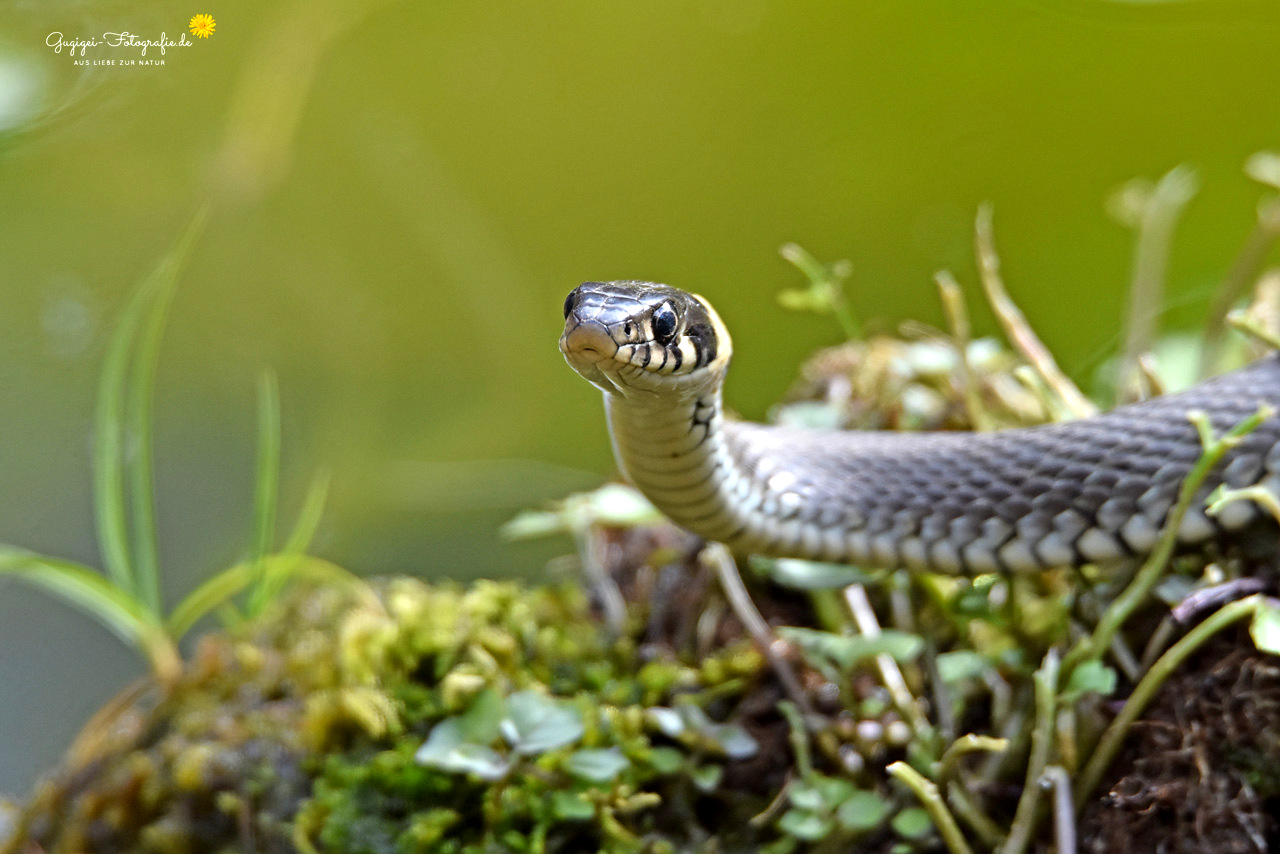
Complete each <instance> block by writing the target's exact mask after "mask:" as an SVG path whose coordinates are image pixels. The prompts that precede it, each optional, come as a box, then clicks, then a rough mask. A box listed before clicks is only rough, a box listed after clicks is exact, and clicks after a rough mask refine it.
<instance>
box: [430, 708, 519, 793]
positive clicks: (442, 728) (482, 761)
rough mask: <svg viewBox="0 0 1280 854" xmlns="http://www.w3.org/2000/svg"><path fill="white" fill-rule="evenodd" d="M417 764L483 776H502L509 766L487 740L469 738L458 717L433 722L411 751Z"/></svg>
mask: <svg viewBox="0 0 1280 854" xmlns="http://www.w3.org/2000/svg"><path fill="white" fill-rule="evenodd" d="M414 758H415V759H416V760H417V762H418V764H419V765H426V766H427V767H429V768H438V769H440V770H441V771H448V772H449V773H452V774H474V775H476V776H477V777H479V778H480V779H482V780H488V781H494V780H501V779H502V778H503V777H505V776H506V775H507V772H508V771H509V770H510V765H509V764H508V763H507V761H506V760H505V759H503V758H502V756H501V755H500V754H499V753H498V752H497V751H496V750H494V749H493V748H492V747H489V746H488V745H486V744H475V743H472V742H468V741H467V740H466V738H465V737H464V736H463V733H462V727H461V725H460V724H459V720H458V718H447V719H445V720H443V721H441V722H440V723H438V724H436V725H435V727H434V728H432V730H431V734H430V735H429V736H427V741H426V743H425V744H423V745H422V747H420V748H418V752H417V753H416V754H415V755H414Z"/></svg>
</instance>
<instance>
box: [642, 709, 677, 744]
mask: <svg viewBox="0 0 1280 854" xmlns="http://www.w3.org/2000/svg"><path fill="white" fill-rule="evenodd" d="M645 717H646V718H648V719H649V723H651V724H653V725H654V726H656V727H657V728H658V731H659V732H661V733H662V734H663V735H665V736H666V737H667V738H679V737H680V736H681V735H683V734H684V731H685V719H684V716H683V715H681V714H680V712H678V711H676V710H675V709H669V708H667V707H666V706H652V707H650V708H648V709H646V710H645Z"/></svg>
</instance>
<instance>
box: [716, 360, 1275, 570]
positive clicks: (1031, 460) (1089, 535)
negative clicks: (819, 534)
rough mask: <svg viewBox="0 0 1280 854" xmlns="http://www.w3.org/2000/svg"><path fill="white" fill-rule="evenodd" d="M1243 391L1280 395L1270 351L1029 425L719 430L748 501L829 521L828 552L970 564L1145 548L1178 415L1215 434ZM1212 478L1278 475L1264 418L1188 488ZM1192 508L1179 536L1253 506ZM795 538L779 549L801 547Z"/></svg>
mask: <svg viewBox="0 0 1280 854" xmlns="http://www.w3.org/2000/svg"><path fill="white" fill-rule="evenodd" d="M1259 403H1269V404H1272V405H1280V358H1277V357H1275V356H1272V357H1269V358H1267V359H1264V360H1262V361H1259V362H1256V363H1254V364H1252V365H1250V366H1248V367H1246V368H1243V369H1241V370H1238V371H1235V372H1234V373H1230V374H1225V375H1223V376H1220V377H1217V378H1215V379H1212V380H1209V381H1208V382H1205V383H1203V384H1201V385H1198V386H1196V387H1194V388H1191V389H1189V390H1187V391H1185V392H1182V393H1181V394H1175V395H1169V396H1167V397H1161V398H1157V399H1155V400H1151V401H1147V402H1145V403H1140V404H1135V405H1132V406H1126V407H1123V408H1120V409H1117V410H1114V411H1112V412H1109V413H1106V414H1104V415H1099V416H1096V417H1093V418H1087V419H1084V420H1080V421H1073V422H1067V423H1063V424H1053V425H1048V426H1045V427H1034V428H1028V429H1020V430H1005V431H1001V432H996V433H928V434H910V433H887V432H886V433H879V432H842V433H822V434H815V433H813V432H807V431H803V430H783V429H780V428H773V427H764V426H762V425H757V424H747V423H727V424H725V425H724V429H725V433H726V440H727V444H728V446H729V448H730V453H731V455H732V456H733V457H734V458H735V459H736V460H737V461H738V464H739V465H740V466H741V467H742V470H743V471H744V472H745V473H746V476H747V477H748V478H749V479H752V480H755V481H757V482H759V483H761V484H763V485H764V488H763V490H762V492H761V498H762V500H761V504H760V506H761V507H762V508H763V509H765V510H766V512H770V513H778V514H779V518H782V519H785V518H788V517H789V516H791V517H797V518H798V517H799V516H800V515H802V514H804V513H808V514H809V516H810V521H812V522H813V523H815V525H816V527H817V528H819V529H822V530H827V531H840V532H842V536H841V538H842V539H843V540H844V541H845V543H846V546H847V549H846V554H844V555H836V556H837V557H854V559H855V560H861V561H866V562H872V563H877V564H881V565H906V566H927V567H930V568H933V569H938V570H943V571H949V572H956V571H960V572H967V573H973V572H987V571H992V570H996V569H1000V570H1026V569H1034V568H1041V567H1054V566H1068V565H1079V564H1082V563H1088V562H1091V561H1099V560H1108V559H1114V558H1118V557H1123V556H1126V555H1135V554H1145V553H1146V552H1148V551H1150V550H1151V548H1152V546H1154V545H1155V541H1156V538H1157V536H1158V534H1159V532H1160V528H1161V526H1162V525H1163V523H1164V518H1165V516H1166V514H1167V513H1168V512H1169V510H1170V509H1171V507H1172V506H1173V504H1174V502H1175V500H1176V498H1177V494H1178V490H1179V487H1180V486H1181V484H1182V480H1183V478H1185V477H1186V475H1187V473H1188V472H1189V471H1190V469H1191V467H1192V465H1194V464H1195V462H1196V460H1197V459H1198V458H1199V456H1200V452H1201V447H1200V442H1199V439H1198V437H1197V434H1196V431H1195V428H1194V427H1193V426H1192V425H1191V423H1190V422H1189V421H1188V420H1187V417H1186V416H1187V412H1188V411H1190V410H1193V409H1200V410H1203V411H1205V412H1206V413H1208V414H1209V416H1210V420H1211V422H1212V424H1213V427H1214V429H1215V431H1218V432H1222V431H1225V430H1228V429H1230V428H1231V427H1233V426H1234V425H1235V424H1237V423H1238V422H1239V421H1241V420H1242V419H1244V418H1246V417H1247V416H1249V415H1252V414H1253V413H1254V412H1255V411H1256V410H1257V408H1258V404H1259ZM780 471H785V472H788V473H789V474H790V475H793V476H794V480H790V482H789V483H787V482H786V481H788V480H789V478H787V477H784V478H782V480H781V481H780V482H779V486H784V488H782V489H774V488H772V487H771V486H770V485H769V484H770V483H771V477H772V475H773V474H774V473H777V472H780ZM1224 480H1225V482H1226V483H1227V484H1228V485H1229V486H1232V487H1241V486H1248V485H1252V484H1255V483H1258V482H1260V481H1265V482H1267V483H1268V484H1269V485H1270V486H1271V487H1272V488H1273V489H1275V488H1277V487H1280V420H1278V419H1276V418H1270V419H1268V420H1267V421H1265V422H1263V424H1262V425H1261V426H1260V427H1259V428H1258V429H1257V430H1255V431H1254V432H1253V433H1251V434H1249V435H1248V436H1246V437H1245V439H1244V440H1243V441H1242V442H1241V444H1240V446H1239V447H1237V448H1236V449H1234V450H1233V451H1232V452H1231V453H1230V454H1229V455H1228V456H1227V458H1226V459H1225V460H1224V461H1223V463H1222V464H1220V465H1219V467H1218V468H1217V469H1216V470H1215V474H1214V475H1213V476H1211V477H1210V479H1209V482H1208V483H1207V484H1206V486H1205V487H1204V489H1203V490H1202V496H1207V495H1208V493H1209V492H1210V491H1211V490H1212V489H1213V488H1214V487H1215V486H1216V485H1217V484H1218V483H1221V482H1223V481H1224ZM787 493H791V494H793V495H795V496H797V497H796V498H791V499H786V498H784V495H786V494H787ZM775 505H776V509H775ZM788 505H790V507H791V508H793V509H791V510H786V509H784V508H785V507H787V506H788ZM1203 506H1204V501H1203V500H1201V499H1199V498H1198V499H1197V500H1196V501H1195V502H1194V503H1193V505H1192V509H1191V510H1190V511H1189V512H1188V513H1187V515H1186V517H1185V519H1184V521H1183V524H1182V527H1181V529H1180V531H1179V540H1180V541H1181V542H1182V543H1183V544H1184V545H1195V544H1199V543H1203V542H1205V541H1207V540H1211V539H1215V538H1219V537H1222V536H1223V535H1225V534H1228V533H1229V532H1231V531H1238V530H1241V529H1243V528H1246V527H1248V526H1249V525H1250V524H1251V523H1253V522H1254V521H1255V520H1257V519H1258V517H1259V516H1260V511H1259V510H1258V509H1257V508H1256V506H1254V505H1253V504H1251V503H1249V502H1235V503H1233V504H1230V505H1228V506H1227V507H1226V508H1225V509H1224V511H1223V513H1222V514H1221V515H1219V516H1218V517H1216V518H1215V517H1209V516H1207V515H1206V514H1205V513H1204V512H1203V510H1202V508H1203ZM800 539H803V537H799V538H797V540H800ZM830 539H831V540H832V544H835V545H838V544H836V543H835V538H834V537H832V538H830ZM800 546H801V543H800V542H798V541H797V542H794V543H792V544H785V545H783V547H782V551H784V552H791V553H800V552H808V553H809V554H810V556H816V555H815V553H814V550H813V549H805V548H801V547H800ZM817 551H818V552H822V551H823V549H822V548H821V547H820V548H819V549H818V550H817ZM826 551H827V554H828V555H833V553H834V551H836V549H827V550H826Z"/></svg>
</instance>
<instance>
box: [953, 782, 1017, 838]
mask: <svg viewBox="0 0 1280 854" xmlns="http://www.w3.org/2000/svg"><path fill="white" fill-rule="evenodd" d="M946 797H947V804H948V805H949V806H950V807H951V811H952V812H954V813H955V814H956V815H957V816H958V817H959V818H960V819H961V820H962V821H963V822H964V823H965V824H967V825H969V828H970V829H971V830H972V831H973V832H974V833H975V834H977V836H978V838H979V839H981V840H982V843H983V844H984V845H985V846H986V847H987V848H989V849H991V850H993V851H994V850H995V849H997V848H999V847H1000V846H1001V845H1003V844H1004V840H1005V835H1004V829H1003V828H1002V827H1000V825H998V824H996V823H995V822H994V821H992V820H991V817H990V816H988V815H987V814H986V813H984V812H983V811H982V809H981V808H980V807H979V806H978V805H977V804H976V803H974V802H973V799H972V798H971V797H969V793H968V792H966V791H965V790H964V789H963V788H961V787H959V786H949V787H947V795H946Z"/></svg>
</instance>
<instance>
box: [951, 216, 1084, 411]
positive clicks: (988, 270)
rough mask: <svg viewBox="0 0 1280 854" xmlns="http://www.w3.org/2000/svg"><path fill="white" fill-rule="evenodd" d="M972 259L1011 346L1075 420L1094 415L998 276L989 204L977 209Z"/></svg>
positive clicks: (997, 258)
mask: <svg viewBox="0 0 1280 854" xmlns="http://www.w3.org/2000/svg"><path fill="white" fill-rule="evenodd" d="M973 255H974V258H976V259H977V262H978V275H979V276H980V277H981V279H982V290H983V291H984V292H985V293H986V295H987V302H989V303H991V311H992V312H994V313H995V316H996V319H997V320H999V321H1000V326H1001V327H1003V328H1004V334H1005V336H1006V337H1007V338H1008V339H1009V341H1010V343H1012V344H1013V346H1014V348H1015V349H1016V350H1017V351H1018V352H1019V353H1021V354H1022V357H1023V358H1024V359H1026V360H1027V363H1028V364H1029V365H1031V367H1032V368H1034V369H1035V372H1036V373H1037V374H1039V375H1040V379H1041V380H1042V381H1043V382H1044V384H1045V385H1046V386H1048V387H1049V389H1050V390H1051V391H1052V392H1053V393H1054V394H1055V395H1057V397H1058V400H1059V401H1061V402H1062V405H1063V406H1065V407H1066V409H1067V411H1068V412H1070V413H1071V414H1072V415H1074V416H1075V417H1076V418H1088V417H1089V416H1090V415H1096V414H1097V413H1098V407H1096V406H1094V405H1093V402H1092V401H1090V400H1089V398H1087V397H1085V396H1084V394H1083V393H1082V392H1081V391H1080V389H1079V388H1077V387H1076V384H1075V383H1073V382H1072V381H1071V379H1070V377H1068V376H1067V375H1066V374H1064V373H1063V372H1062V369H1061V368H1059V367H1058V363H1057V361H1056V360H1055V359H1054V358H1053V354H1052V353H1050V352H1049V348H1048V347H1046V346H1045V345H1044V342H1043V341H1041V340H1040V336H1039V335H1036V333H1035V330H1034V329H1032V328H1031V324H1030V323H1028V322H1027V317H1026V315H1024V314H1023V313H1022V310H1021V309H1020V308H1018V306H1017V304H1016V303H1015V302H1014V301H1013V299H1012V298H1011V297H1010V296H1009V291H1008V289H1006V288H1005V286H1004V279H1003V278H1002V277H1001V275H1000V256H999V255H998V254H996V243H995V237H994V235H993V232H992V227H991V205H989V204H982V205H979V206H978V215H977V217H975V219H974V223H973Z"/></svg>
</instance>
